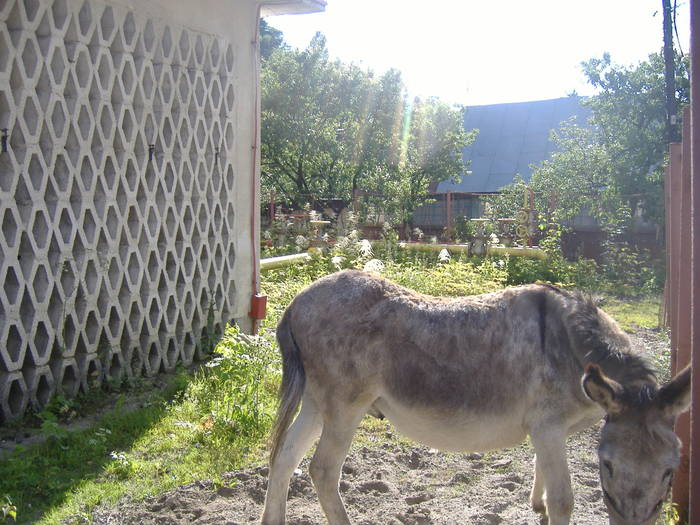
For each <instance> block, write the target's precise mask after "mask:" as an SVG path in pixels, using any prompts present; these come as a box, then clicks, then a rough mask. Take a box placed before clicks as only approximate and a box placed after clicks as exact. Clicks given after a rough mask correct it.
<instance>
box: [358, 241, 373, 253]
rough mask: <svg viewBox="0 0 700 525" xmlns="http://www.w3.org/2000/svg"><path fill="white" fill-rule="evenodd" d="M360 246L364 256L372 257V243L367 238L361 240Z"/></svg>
mask: <svg viewBox="0 0 700 525" xmlns="http://www.w3.org/2000/svg"><path fill="white" fill-rule="evenodd" d="M359 248H360V253H361V254H362V256H363V257H372V244H371V243H370V242H369V241H368V240H367V239H362V240H361V241H360V246H359Z"/></svg>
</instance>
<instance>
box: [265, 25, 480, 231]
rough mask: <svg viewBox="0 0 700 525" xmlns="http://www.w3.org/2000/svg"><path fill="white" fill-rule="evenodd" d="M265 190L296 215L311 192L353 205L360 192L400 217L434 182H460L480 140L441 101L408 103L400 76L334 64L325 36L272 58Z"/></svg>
mask: <svg viewBox="0 0 700 525" xmlns="http://www.w3.org/2000/svg"><path fill="white" fill-rule="evenodd" d="M261 85H262V149H261V155H262V160H261V162H262V168H261V171H262V178H261V183H262V191H263V194H264V195H266V196H269V195H270V194H272V193H273V192H274V193H275V195H276V198H282V199H285V200H286V201H287V202H288V203H289V204H291V205H293V206H294V207H296V208H297V209H299V208H301V206H302V205H303V204H304V202H307V201H308V200H310V198H311V195H312V194H313V195H316V196H330V197H334V198H340V199H345V200H346V201H348V202H349V201H350V199H351V198H352V193H353V190H356V189H362V190H363V191H366V192H369V193H370V194H375V193H377V192H379V193H382V194H383V196H386V195H392V196H393V198H392V199H390V200H387V199H386V198H385V197H382V198H381V199H375V200H374V201H372V198H370V202H369V204H370V205H371V206H373V207H377V206H379V207H380V208H381V210H382V212H383V213H384V214H388V215H389V216H390V217H392V218H393V219H395V220H403V219H405V218H406V217H407V216H408V215H409V214H410V212H412V210H413V209H414V208H415V206H416V205H417V203H419V202H421V201H422V199H424V198H425V196H426V195H427V183H428V182H429V181H437V180H443V179H446V178H448V177H458V176H459V175H460V174H461V173H462V171H463V165H462V160H461V148H462V147H463V146H464V145H465V144H467V143H468V142H469V140H471V135H470V134H467V133H466V132H465V131H464V130H463V126H462V115H461V112H460V111H458V110H455V109H453V108H452V107H450V106H448V105H446V104H444V103H441V102H440V101H438V100H436V99H427V100H418V99H416V100H414V101H409V100H408V98H407V95H406V92H405V87H404V85H403V82H402V80H401V75H400V73H399V72H398V71H396V70H389V71H388V72H386V73H384V74H383V75H382V76H380V77H376V76H375V75H374V73H372V72H371V71H367V70H364V69H362V68H360V67H358V66H356V65H353V64H344V63H342V62H340V61H332V60H330V59H329V57H328V51H327V49H326V41H325V37H323V35H321V34H317V35H316V36H315V37H314V38H313V40H312V41H311V43H310V44H309V46H308V47H307V48H306V49H305V50H301V51H299V50H289V49H287V48H285V47H284V46H282V47H278V48H276V49H275V50H274V51H273V52H272V53H271V54H270V56H269V57H268V58H267V59H266V60H265V61H264V63H263V67H262V72H261Z"/></svg>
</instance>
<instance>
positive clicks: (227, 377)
mask: <svg viewBox="0 0 700 525" xmlns="http://www.w3.org/2000/svg"><path fill="white" fill-rule="evenodd" d="M334 269H335V268H334V267H333V266H332V264H331V263H330V261H329V260H328V259H326V258H318V259H316V260H314V261H312V262H311V263H310V264H308V265H306V266H303V267H302V266H295V267H290V268H286V269H281V270H276V271H272V272H270V273H269V274H267V275H265V277H264V279H263V283H262V286H263V293H266V294H267V295H268V297H269V300H268V316H267V318H266V319H265V321H264V322H263V326H262V329H261V334H262V335H261V337H257V338H249V337H246V336H242V335H241V334H239V333H238V332H237V331H236V330H234V329H230V330H228V331H227V333H226V334H225V336H224V337H223V338H222V339H221V341H220V342H219V344H218V346H217V348H216V350H215V353H214V357H213V359H211V360H210V361H209V362H208V363H206V365H204V366H202V367H201V368H200V369H198V370H196V371H194V372H192V371H184V370H183V371H180V372H179V373H178V374H176V375H174V376H172V377H171V378H170V379H169V381H168V383H167V385H166V386H165V388H163V389H154V390H153V391H151V392H150V394H149V395H148V397H147V398H144V400H142V401H141V402H140V403H139V404H138V405H137V406H136V407H134V402H133V395H134V392H133V391H130V392H124V393H122V394H119V395H118V397H117V399H116V403H115V406H114V407H113V408H111V409H110V410H107V411H106V412H104V414H103V415H102V416H100V417H98V418H95V422H94V424H92V425H91V426H90V427H89V428H86V429H84V430H70V429H67V428H66V427H65V425H63V424H62V420H63V419H65V418H66V417H67V416H70V415H71V414H73V413H74V412H76V411H81V409H85V407H88V408H93V409H94V408H96V407H95V406H93V405H95V403H94V401H90V400H84V401H82V405H81V406H76V405H75V403H74V402H73V401H67V400H62V401H60V402H59V403H57V404H55V405H54V406H52V407H50V410H47V411H45V412H44V413H43V414H41V418H40V420H41V427H40V429H39V430H40V432H42V433H43V434H44V436H45V437H46V438H47V439H46V440H45V441H44V442H43V443H41V444H37V445H33V446H27V447H22V446H20V447H18V448H17V449H16V450H15V451H14V452H13V453H11V454H9V455H8V456H6V457H5V458H3V459H2V460H1V461H0V523H3V522H4V521H7V520H11V519H12V518H11V514H12V513H13V512H16V518H17V523H39V524H41V525H49V524H51V525H53V524H59V523H62V524H63V523H85V522H87V521H89V516H90V514H91V512H92V510H93V509H94V508H95V507H96V506H98V505H105V504H107V505H109V504H112V503H115V502H117V501H119V500H121V499H124V498H126V499H130V500H141V499H143V498H145V497H147V496H156V495H159V494H161V493H163V492H165V491H167V490H169V489H171V488H173V487H175V486H178V485H181V484H185V483H189V482H192V481H195V480H199V479H211V480H213V481H214V483H215V484H216V483H221V479H220V477H219V476H220V475H221V474H223V473H224V472H227V471H230V470H234V469H238V468H245V467H248V466H250V465H252V464H254V463H259V462H261V461H263V460H264V440H265V438H266V436H267V434H268V432H269V428H270V426H271V423H272V416H273V413H274V407H275V394H276V389H277V385H278V382H279V368H280V364H279V358H278V355H277V351H276V349H275V348H274V345H273V343H272V340H273V333H274V327H275V325H276V323H277V321H278V319H279V317H280V315H281V313H282V311H283V310H284V308H285V307H286V305H287V304H289V302H290V301H291V300H292V299H293V297H294V296H295V295H296V294H297V293H298V292H299V291H300V290H301V289H303V288H304V287H306V286H307V285H308V284H310V283H311V282H313V281H314V280H315V279H317V278H319V277H321V276H322V275H325V274H327V273H329V272H330V271H333V270H334ZM507 271H508V269H507V268H505V267H504V265H503V264H499V263H498V261H497V260H496V261H492V260H488V259H487V260H475V261H471V260H453V261H451V262H449V263H448V264H437V263H436V262H433V263H432V264H427V265H426V264H423V263H421V262H418V261H410V260H408V261H403V262H402V263H400V264H399V263H392V262H387V263H386V268H385V275H386V276H387V277H389V278H391V279H394V280H395V281H397V282H399V283H401V284H404V285H405V286H408V287H410V288H414V289H416V290H418V291H421V292H423V293H428V294H432V295H464V294H475V293H481V292H486V291H492V290H495V289H498V288H501V287H502V286H503V285H504V284H505V283H506V282H507V278H508V273H507ZM604 308H605V309H606V311H608V312H609V313H610V314H611V315H613V316H614V317H615V318H616V319H617V320H618V321H619V322H620V323H621V324H622V326H623V328H625V329H627V330H630V329H632V328H633V327H634V326H644V327H650V328H651V327H655V326H656V325H657V324H658V321H657V318H658V315H657V313H658V300H657V299H654V298H649V299H639V300H635V301H633V302H632V303H631V304H628V301H626V300H621V299H616V298H613V297H607V298H606V304H605V305H604ZM98 397H99V396H98ZM389 428H390V427H389V426H388V425H387V424H386V422H383V421H379V420H376V419H373V418H366V419H365V421H364V422H363V425H362V428H361V430H360V432H359V433H358V444H360V445H362V444H363V443H366V444H367V445H369V444H372V443H375V442H376V440H377V439H385V434H386V432H388V431H389V430H388V429H389ZM394 440H395V441H396V442H397V443H399V444H405V443H407V442H404V441H403V440H402V438H400V437H398V436H395V437H394ZM3 516H6V517H3Z"/></svg>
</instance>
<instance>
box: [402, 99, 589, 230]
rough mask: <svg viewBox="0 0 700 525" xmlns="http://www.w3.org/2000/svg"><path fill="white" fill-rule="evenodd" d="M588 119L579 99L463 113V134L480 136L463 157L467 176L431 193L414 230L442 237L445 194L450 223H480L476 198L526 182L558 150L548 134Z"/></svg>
mask: <svg viewBox="0 0 700 525" xmlns="http://www.w3.org/2000/svg"><path fill="white" fill-rule="evenodd" d="M590 115H591V112H590V110H589V109H588V108H585V107H583V106H582V105H581V98H580V97H578V96H570V97H564V98H556V99H552V100H538V101H533V102H517V103H509V104H492V105H486V106H472V107H469V108H467V110H466V112H465V115H464V127H465V129H467V130H471V129H478V130H479V134H478V136H477V138H476V140H475V141H474V142H473V143H472V144H470V145H469V146H467V147H465V148H464V150H463V152H462V155H463V158H464V161H465V163H467V170H468V172H467V173H465V174H463V175H462V179H461V181H460V182H455V181H452V180H445V181H442V182H439V183H438V184H436V185H435V186H434V187H433V188H431V193H432V194H433V195H432V197H433V198H434V199H436V200H435V202H432V203H430V204H427V205H425V206H422V207H420V208H418V209H417V210H416V211H415V213H414V220H413V223H414V225H415V226H418V227H419V228H421V229H423V230H424V231H428V232H430V231H442V229H443V228H445V227H446V226H447V220H448V208H447V206H446V199H445V195H446V194H447V193H448V192H450V193H451V194H452V195H451V214H452V217H453V219H454V218H457V217H469V218H476V217H480V216H481V214H482V212H483V209H482V206H481V202H480V199H479V196H480V195H483V194H492V193H497V192H498V191H499V190H500V189H501V188H502V187H503V186H506V185H508V184H510V183H511V182H513V180H514V178H515V176H516V175H520V176H521V177H522V178H523V179H524V180H525V181H528V180H530V177H531V176H532V166H533V165H537V164H539V163H540V162H542V161H544V160H547V159H548V158H549V157H550V156H551V154H552V153H553V152H554V151H555V149H556V146H555V144H554V143H553V142H552V141H551V140H550V136H551V132H552V130H555V129H558V128H559V127H560V126H561V124H562V122H564V121H567V120H570V119H575V121H576V123H577V124H578V125H581V126H584V125H586V124H587V120H588V118H589V117H590Z"/></svg>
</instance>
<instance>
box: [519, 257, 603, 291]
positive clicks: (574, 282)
mask: <svg viewBox="0 0 700 525" xmlns="http://www.w3.org/2000/svg"><path fill="white" fill-rule="evenodd" d="M506 260H507V271H508V279H507V281H506V283H507V284H508V285H518V284H527V283H534V282H549V283H553V284H557V285H560V286H575V287H577V288H581V289H585V290H594V289H598V287H599V286H600V277H599V268H598V265H597V264H596V262H595V261H593V260H591V259H579V260H578V261H573V262H572V261H567V260H566V259H564V258H563V257H562V256H561V255H560V254H557V253H551V254H550V255H549V256H548V257H547V259H544V260H542V259H531V258H529V257H509V258H507V259H506Z"/></svg>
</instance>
